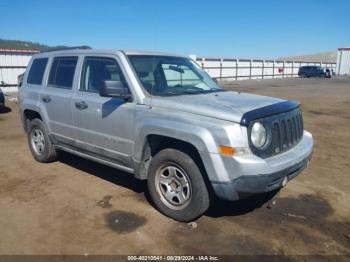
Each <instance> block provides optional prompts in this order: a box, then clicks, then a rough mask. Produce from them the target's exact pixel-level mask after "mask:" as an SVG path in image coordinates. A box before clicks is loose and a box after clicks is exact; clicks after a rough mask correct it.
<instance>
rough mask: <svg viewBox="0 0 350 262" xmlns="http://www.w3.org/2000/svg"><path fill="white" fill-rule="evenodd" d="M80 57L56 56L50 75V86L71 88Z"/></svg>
mask: <svg viewBox="0 0 350 262" xmlns="http://www.w3.org/2000/svg"><path fill="white" fill-rule="evenodd" d="M77 61H78V57H55V58H54V60H53V62H52V66H51V70H50V75H49V82H48V85H49V86H53V87H58V88H64V89H71V88H72V85H73V79H74V72H75V68H76V65H77Z"/></svg>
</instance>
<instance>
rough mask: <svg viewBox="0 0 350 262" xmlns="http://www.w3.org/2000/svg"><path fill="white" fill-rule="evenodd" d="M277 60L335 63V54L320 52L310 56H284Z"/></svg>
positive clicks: (333, 52) (334, 52)
mask: <svg viewBox="0 0 350 262" xmlns="http://www.w3.org/2000/svg"><path fill="white" fill-rule="evenodd" d="M277 60H291V61H301V62H327V63H336V62H337V52H336V51H332V52H322V53H317V54H310V55H298V56H284V57H279V58H277Z"/></svg>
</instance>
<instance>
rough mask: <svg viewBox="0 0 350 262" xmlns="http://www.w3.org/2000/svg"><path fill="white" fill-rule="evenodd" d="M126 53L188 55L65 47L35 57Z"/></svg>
mask: <svg viewBox="0 0 350 262" xmlns="http://www.w3.org/2000/svg"><path fill="white" fill-rule="evenodd" d="M117 53H124V54H125V55H149V56H173V57H188V56H185V55H179V54H173V53H166V52H157V51H144V50H133V49H85V48H84V49H80V48H75V49H63V50H56V51H47V52H42V53H38V54H35V55H34V57H48V56H50V57H51V56H59V55H79V54H95V55H98V54H117Z"/></svg>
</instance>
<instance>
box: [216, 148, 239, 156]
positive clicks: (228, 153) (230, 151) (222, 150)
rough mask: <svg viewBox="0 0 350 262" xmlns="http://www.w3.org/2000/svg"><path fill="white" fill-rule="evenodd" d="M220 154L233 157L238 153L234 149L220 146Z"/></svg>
mask: <svg viewBox="0 0 350 262" xmlns="http://www.w3.org/2000/svg"><path fill="white" fill-rule="evenodd" d="M219 152H220V154H222V155H225V156H233V155H234V154H235V153H236V150H235V149H234V148H233V147H229V146H220V147H219Z"/></svg>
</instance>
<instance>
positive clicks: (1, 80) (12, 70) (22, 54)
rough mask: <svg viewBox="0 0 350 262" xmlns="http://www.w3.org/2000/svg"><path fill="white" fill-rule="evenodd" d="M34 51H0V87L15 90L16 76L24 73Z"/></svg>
mask: <svg viewBox="0 0 350 262" xmlns="http://www.w3.org/2000/svg"><path fill="white" fill-rule="evenodd" d="M36 53H38V51H34V50H18V49H0V87H1V88H2V89H5V90H8V91H11V90H12V89H14V91H15V90H16V86H17V81H18V75H20V74H22V73H24V71H25V69H26V67H27V64H28V62H29V60H30V58H31V56H32V55H33V54H36Z"/></svg>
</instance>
